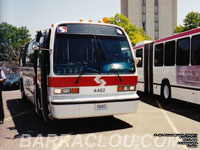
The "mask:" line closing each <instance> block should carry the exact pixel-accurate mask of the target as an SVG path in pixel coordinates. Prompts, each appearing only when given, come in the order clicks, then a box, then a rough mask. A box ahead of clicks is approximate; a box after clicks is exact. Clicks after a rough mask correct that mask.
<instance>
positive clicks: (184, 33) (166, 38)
mask: <svg viewBox="0 0 200 150" xmlns="http://www.w3.org/2000/svg"><path fill="white" fill-rule="evenodd" d="M195 33H200V28H196V29H192V30H189V31H185V32H182V33H178V34H175V35H172V36H168V37H164V38H161V39H157V40H155V41H154V43H160V42H164V41H169V40H173V39H177V38H181V37H185V36H188V35H191V34H195Z"/></svg>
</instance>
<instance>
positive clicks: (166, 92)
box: [163, 85, 169, 99]
mask: <svg viewBox="0 0 200 150" xmlns="http://www.w3.org/2000/svg"><path fill="white" fill-rule="evenodd" d="M163 93H164V98H165V99H168V98H169V88H168V86H167V85H165V86H164V92H163Z"/></svg>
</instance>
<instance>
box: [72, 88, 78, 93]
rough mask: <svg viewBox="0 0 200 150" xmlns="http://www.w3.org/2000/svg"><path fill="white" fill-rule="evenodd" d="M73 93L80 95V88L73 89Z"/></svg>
mask: <svg viewBox="0 0 200 150" xmlns="http://www.w3.org/2000/svg"><path fill="white" fill-rule="evenodd" d="M71 93H79V88H72V89H71Z"/></svg>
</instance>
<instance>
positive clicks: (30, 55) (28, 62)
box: [25, 40, 35, 67]
mask: <svg viewBox="0 0 200 150" xmlns="http://www.w3.org/2000/svg"><path fill="white" fill-rule="evenodd" d="M34 41H35V40H33V41H31V42H30V43H29V45H28V48H27V51H26V59H25V66H28V67H32V66H33V63H34V50H33V42H34Z"/></svg>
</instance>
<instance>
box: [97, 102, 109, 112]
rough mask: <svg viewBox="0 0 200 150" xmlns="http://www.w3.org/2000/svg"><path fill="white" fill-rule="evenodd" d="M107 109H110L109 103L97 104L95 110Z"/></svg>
mask: <svg viewBox="0 0 200 150" xmlns="http://www.w3.org/2000/svg"><path fill="white" fill-rule="evenodd" d="M107 109H108V104H107V103H101V104H95V110H107Z"/></svg>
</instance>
